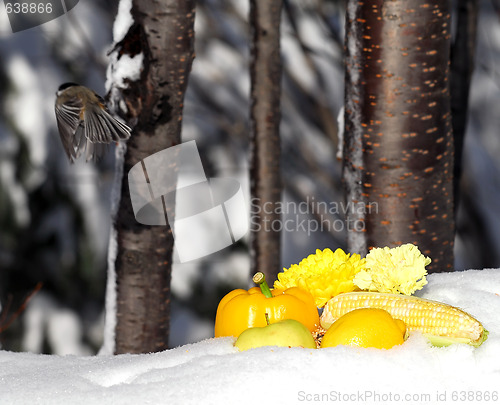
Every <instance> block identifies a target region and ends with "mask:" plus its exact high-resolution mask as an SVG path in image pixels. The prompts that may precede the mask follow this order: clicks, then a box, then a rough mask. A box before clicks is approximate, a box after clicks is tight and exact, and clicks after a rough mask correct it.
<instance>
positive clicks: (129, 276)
mask: <svg viewBox="0 0 500 405" xmlns="http://www.w3.org/2000/svg"><path fill="white" fill-rule="evenodd" d="M194 7H195V3H194V1H192V0H163V1H154V0H133V3H132V10H131V14H132V16H133V18H134V25H133V26H132V27H131V28H130V30H129V32H128V33H127V35H126V36H125V38H124V39H123V41H122V42H121V43H120V44H118V46H119V49H120V50H119V52H120V54H121V56H122V57H123V56H124V55H128V56H130V57H133V56H135V55H136V54H139V53H142V54H143V55H144V63H143V71H142V73H141V77H140V79H139V80H138V81H136V82H131V83H129V87H128V89H127V90H126V91H124V92H123V94H122V96H123V101H124V102H125V103H126V105H127V110H128V112H129V114H130V117H129V120H130V121H131V122H135V123H136V124H135V127H134V131H133V134H132V136H131V138H130V140H129V141H128V145H127V146H128V148H127V153H126V155H125V166H124V173H125V176H123V181H122V196H123V197H122V199H121V203H120V207H119V211H118V215H117V218H116V229H117V242H118V255H117V258H116V263H115V268H116V282H117V303H116V305H117V320H116V322H117V324H116V330H115V339H116V346H115V352H116V353H145V352H154V351H160V350H163V349H166V348H167V347H168V334H169V318H170V315H169V308H170V276H171V266H172V251H173V243H174V241H173V236H172V231H171V229H170V227H169V226H168V225H167V226H166V227H165V226H145V225H142V224H139V223H138V222H137V221H136V220H135V217H134V212H133V210H132V205H131V200H130V192H129V188H128V181H127V180H128V179H127V176H126V174H127V173H128V172H129V170H130V169H131V168H132V167H133V166H134V165H135V164H136V163H138V162H141V161H142V160H143V159H144V158H146V157H148V156H150V155H152V154H153V153H156V152H159V151H161V150H163V149H166V148H169V147H171V146H173V145H177V144H179V143H180V133H181V122H182V107H183V98H184V93H185V90H186V87H187V81H188V74H189V72H190V70H191V64H192V60H193V57H194V51H193V41H194V32H193V25H194ZM172 170H175V168H172Z"/></svg>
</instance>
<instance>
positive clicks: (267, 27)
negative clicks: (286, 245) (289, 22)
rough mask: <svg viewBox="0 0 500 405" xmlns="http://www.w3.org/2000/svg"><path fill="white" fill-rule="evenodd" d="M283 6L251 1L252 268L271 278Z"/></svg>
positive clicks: (275, 263) (276, 227)
mask: <svg viewBox="0 0 500 405" xmlns="http://www.w3.org/2000/svg"><path fill="white" fill-rule="evenodd" d="M281 9H282V1H281V0H251V1H250V25H251V27H252V33H253V35H252V64H251V68H250V69H251V82H252V83H251V86H252V89H251V103H252V105H251V111H250V116H251V117H250V118H251V124H252V129H251V157H250V160H251V168H250V178H251V196H252V209H253V218H252V224H253V229H252V242H251V244H252V272H256V271H262V272H263V273H264V274H265V275H266V278H267V279H268V280H269V281H273V280H275V279H276V275H277V274H278V272H279V271H280V270H281V247H280V246H281V240H280V238H281V232H280V227H281V226H282V224H281V216H280V214H279V212H280V210H279V207H278V203H279V202H280V201H281V190H282V182H281V174H280V135H279V125H280V118H281V115H280V97H281V71H282V65H281V55H280V19H281Z"/></svg>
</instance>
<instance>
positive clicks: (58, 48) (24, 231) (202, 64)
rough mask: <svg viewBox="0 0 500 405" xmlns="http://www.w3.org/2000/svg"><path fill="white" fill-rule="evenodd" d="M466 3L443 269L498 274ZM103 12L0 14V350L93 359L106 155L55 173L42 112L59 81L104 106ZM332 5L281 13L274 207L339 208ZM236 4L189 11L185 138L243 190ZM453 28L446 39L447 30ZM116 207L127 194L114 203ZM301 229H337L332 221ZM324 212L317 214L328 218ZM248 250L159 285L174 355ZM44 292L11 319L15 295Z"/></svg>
mask: <svg viewBox="0 0 500 405" xmlns="http://www.w3.org/2000/svg"><path fill="white" fill-rule="evenodd" d="M496 1H497V0H479V3H480V7H481V12H480V20H479V24H478V27H479V28H478V38H477V39H478V43H477V63H476V71H475V73H474V77H473V82H472V89H471V100H470V101H471V104H470V118H469V127H468V133H467V138H466V145H465V152H464V160H463V179H462V192H461V205H460V208H459V214H458V222H457V230H458V234H457V241H456V269H457V270H461V269H470V268H475V269H481V268H485V267H500V204H498V200H499V198H500V193H499V191H500V161H499V159H497V156H499V155H500V136H499V132H500V130H499V128H500V88H499V85H500V71H498V66H500V63H499V61H500V24H499V18H500V15H499V12H498V10H499V8H498V4H495V3H494V2H496ZM116 3H117V2H115V1H111V0H106V1H104V0H99V1H97V0H80V2H79V4H78V5H77V6H76V7H75V8H74V9H73V10H72V11H71V12H69V13H68V14H67V15H65V16H63V17H61V18H58V19H56V20H54V21H51V22H48V23H46V24H44V25H42V26H39V27H36V28H33V29H30V30H27V31H23V32H19V33H16V34H13V33H12V32H11V30H10V26H9V22H8V19H7V14H6V11H5V8H4V7H0V303H1V305H2V307H3V312H2V314H0V328H1V325H4V326H5V325H6V324H7V323H10V322H9V320H10V318H11V317H13V318H15V321H14V322H12V324H10V326H9V327H8V328H6V329H5V330H2V332H1V333H0V345H1V347H2V348H3V349H6V350H14V351H32V352H36V353H57V354H67V353H73V354H93V353H95V352H96V351H97V350H98V349H99V347H100V345H101V343H102V336H103V322H104V320H103V305H104V294H105V282H106V255H107V244H108V236H109V228H110V214H109V212H110V186H111V183H112V181H113V167H114V154H113V148H111V149H110V151H109V153H108V156H107V157H106V158H105V159H104V160H103V161H101V162H100V163H99V164H97V165H95V164H85V163H83V162H82V161H79V162H77V163H76V164H75V165H69V163H68V161H67V158H66V155H65V154H64V152H63V149H62V147H61V144H60V141H59V135H58V133H57V129H56V123H55V117H54V111H53V103H54V94H55V91H56V90H57V88H58V86H59V85H60V84H61V83H64V82H67V81H74V82H78V83H81V84H85V85H87V86H89V87H92V88H93V89H94V90H96V91H97V92H98V93H100V94H105V81H106V67H107V53H108V52H109V50H110V48H111V33H112V24H113V18H114V16H115V14H116V8H117V4H116ZM343 7H344V4H343V2H342V1H338V0H322V1H319V0H318V1H314V0H313V1H311V0H288V1H285V9H284V12H283V26H282V54H283V62H284V74H283V96H282V114H283V119H282V126H281V134H282V151H283V155H282V164H283V173H284V178H283V180H284V186H285V192H284V196H283V198H284V200H285V201H293V202H295V203H296V204H298V203H300V202H303V204H314V203H316V202H320V201H324V202H327V203H331V202H341V201H343V196H342V187H341V163H340V161H339V160H338V159H337V157H336V150H337V145H338V137H337V122H336V117H337V115H338V113H339V110H340V108H341V107H342V103H343V65H342V42H343V39H342V37H343V25H344V13H343ZM247 14H248V5H247V1H243V0H199V1H198V5H197V14H196V59H195V61H194V64H193V71H192V74H191V76H190V79H189V90H188V93H187V98H186V102H185V113H184V116H185V118H184V127H183V140H184V141H188V140H196V142H197V145H198V148H199V151H200V154H201V157H202V161H203V164H204V168H205V171H206V174H207V176H208V177H233V178H236V179H238V180H239V181H240V182H241V183H242V184H244V185H245V187H246V188H248V180H247V168H248V165H247V157H248V134H249V122H248V115H249V112H248V111H249V98H248V94H249V85H250V83H249V74H248V66H249V48H248V43H249V28H248V26H247V23H246V21H247ZM457 29H460V27H457ZM125 198H127V196H125ZM288 215H290V218H289V219H290V220H292V222H291V223H297V221H300V220H302V219H311V220H314V221H318V220H320V219H321V220H323V221H326V223H330V224H337V225H339V224H340V225H341V224H342V222H339V221H342V218H343V217H342V213H339V214H338V215H336V214H331V216H330V217H328V218H327V217H325V214H323V218H315V217H314V214H312V215H311V217H308V216H306V215H302V214H299V216H298V217H297V216H296V213H293V212H291V213H289V214H288ZM328 215H330V214H328ZM247 243H248V238H245V239H244V240H243V241H242V242H239V243H237V244H235V245H233V246H231V247H229V248H226V249H225V250H223V251H221V252H219V253H217V254H213V255H211V256H209V257H205V258H203V259H200V260H197V261H195V262H192V263H187V264H178V265H176V266H175V268H174V271H173V276H172V288H173V294H174V299H173V302H172V325H171V337H170V345H171V346H172V347H174V346H177V345H181V344H184V343H188V342H194V341H198V340H201V339H203V338H205V337H209V336H211V335H212V333H213V331H212V328H213V319H214V315H215V310H216V306H217V303H218V301H219V299H220V298H221V297H222V296H223V294H225V293H226V292H227V291H228V290H229V289H232V288H236V287H246V286H247V284H248V279H249V256H248V246H247ZM326 247H330V248H332V249H335V248H337V247H342V248H345V228H344V227H343V226H335V227H334V226H331V227H330V229H328V227H326V228H325V229H323V231H317V232H314V233H313V234H311V233H310V232H307V231H305V232H304V230H303V229H301V228H300V227H297V229H293V227H292V229H290V228H289V230H288V231H287V232H285V233H284V234H283V252H282V265H283V266H286V267H288V266H289V265H290V264H292V263H296V262H298V261H300V260H301V259H302V258H303V257H305V256H307V255H308V254H310V253H312V252H314V250H315V249H316V248H326ZM39 282H42V283H43V287H42V289H41V291H39V292H38V293H37V294H36V295H34V296H33V298H32V300H31V301H30V302H29V305H28V306H27V307H26V308H25V309H24V311H22V312H21V313H20V314H19V316H17V314H16V311H17V310H18V308H20V307H21V306H22V304H23V302H24V300H25V298H26V297H27V296H28V295H29V294H30V293H31V292H32V291H33V290H34V289H35V288H36V286H37V283H39Z"/></svg>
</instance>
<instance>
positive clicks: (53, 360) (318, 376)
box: [0, 269, 500, 405]
mask: <svg viewBox="0 0 500 405" xmlns="http://www.w3.org/2000/svg"><path fill="white" fill-rule="evenodd" d="M428 279H429V284H428V285H427V286H426V287H425V288H424V289H423V290H422V291H421V294H420V295H421V296H423V297H427V298H430V299H438V300H442V301H444V302H447V303H449V304H453V305H458V306H460V307H462V308H463V309H465V310H467V311H469V312H470V313H471V314H473V315H474V316H476V317H477V318H478V319H479V320H481V321H482V322H483V324H484V326H485V327H486V329H488V330H489V332H490V335H489V338H488V340H487V341H486V342H485V343H484V344H483V345H482V346H481V347H479V348H477V349H474V348H473V347H471V346H468V345H454V346H450V347H448V348H435V347H430V346H428V344H427V342H426V341H425V339H424V338H423V337H422V336H421V335H414V336H412V337H411V338H410V339H409V340H408V341H407V342H405V343H404V344H403V345H401V346H399V347H395V348H393V349H391V350H388V351H387V350H377V349H356V348H350V347H335V348H329V349H320V350H309V349H300V348H292V349H287V348H276V347H274V348H270V347H265V348H259V349H254V350H250V351H247V352H241V353H240V352H237V350H236V349H234V347H233V346H232V342H233V339H232V338H221V339H208V340H204V341H202V342H199V343H196V344H192V345H186V346H181V347H178V348H175V349H171V350H167V351H164V352H161V353H155V354H147V355H120V356H96V357H75V356H65V357H61V356H44V355H34V354H28V353H11V352H0V399H1V402H2V403H9V404H11V403H15V404H33V403H43V404H64V405H67V404H68V403H69V404H145V403H150V404H166V403H172V404H222V403H227V404H236V403H238V404H255V403H261V404H270V403H273V404H293V403H317V402H321V403H330V402H332V403H334V402H340V403H386V404H387V403H398V402H399V403H405V404H413V403H414V404H431V403H439V404H442V403H496V402H498V401H499V398H498V396H499V395H500V386H499V383H498V382H499V381H500V362H499V358H500V317H499V315H498V314H499V313H500V270H498V269H490V270H482V271H467V272H460V273H447V274H435V275H430V276H429V277H428ZM257 387H259V388H258V389H257ZM495 398H496V399H495Z"/></svg>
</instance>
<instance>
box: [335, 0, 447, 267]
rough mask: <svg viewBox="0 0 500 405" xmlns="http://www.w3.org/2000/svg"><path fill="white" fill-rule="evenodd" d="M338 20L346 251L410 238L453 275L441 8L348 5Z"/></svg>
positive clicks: (400, 2)
mask: <svg viewBox="0 0 500 405" xmlns="http://www.w3.org/2000/svg"><path fill="white" fill-rule="evenodd" d="M346 24H347V27H346V30H347V31H346V100H345V105H346V110H345V144H344V180H345V184H346V192H347V202H348V203H350V204H351V206H352V207H354V206H356V207H357V209H356V210H355V212H352V213H351V215H350V217H349V218H348V220H351V221H358V222H357V223H356V224H355V226H353V227H351V229H350V230H349V240H348V248H349V250H351V251H354V252H358V253H360V254H366V253H367V250H368V249H369V248H371V247H375V246H377V247H381V246H397V245H400V244H402V243H407V242H411V243H414V244H416V245H418V246H419V248H420V249H421V251H422V252H423V253H424V254H425V255H428V256H430V257H431V258H432V263H431V265H430V266H429V267H428V268H429V271H434V272H436V271H447V270H451V269H452V268H453V240H454V221H453V184H452V182H453V137H452V130H451V113H450V95H449V80H448V79H449V60H450V59H449V57H450V51H449V50H450V11H449V2H448V1H447V0H436V1H432V2H431V1H424V0H389V1H383V0H375V1H371V2H362V1H357V0H349V1H348V4H347V21H346ZM356 204H358V205H356Z"/></svg>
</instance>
